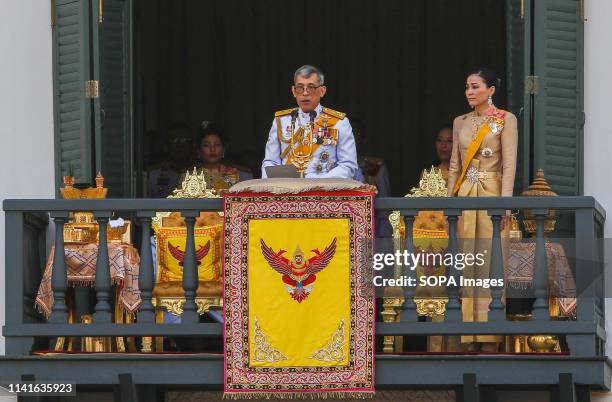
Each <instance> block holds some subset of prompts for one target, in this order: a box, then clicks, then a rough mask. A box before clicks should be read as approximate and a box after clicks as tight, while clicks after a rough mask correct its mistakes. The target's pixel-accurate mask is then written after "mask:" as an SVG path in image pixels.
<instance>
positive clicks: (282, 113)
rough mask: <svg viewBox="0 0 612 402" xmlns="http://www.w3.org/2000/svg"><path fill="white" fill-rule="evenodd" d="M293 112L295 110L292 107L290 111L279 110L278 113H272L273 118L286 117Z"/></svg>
mask: <svg viewBox="0 0 612 402" xmlns="http://www.w3.org/2000/svg"><path fill="white" fill-rule="evenodd" d="M294 110H297V108H296V107H294V108H292V109H285V110H279V111H278V112H276V113H274V117H280V116H286V115H288V114H290V113H291V112H293V111H294Z"/></svg>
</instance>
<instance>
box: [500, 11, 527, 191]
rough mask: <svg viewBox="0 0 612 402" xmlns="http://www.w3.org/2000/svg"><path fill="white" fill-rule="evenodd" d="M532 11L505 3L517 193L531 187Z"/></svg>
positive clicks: (507, 68)
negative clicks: (529, 88) (529, 80)
mask: <svg viewBox="0 0 612 402" xmlns="http://www.w3.org/2000/svg"><path fill="white" fill-rule="evenodd" d="M530 19H531V8H530V3H529V1H525V0H506V53H507V56H506V60H507V63H506V78H507V79H506V83H507V87H506V89H507V91H508V92H507V93H508V110H509V111H511V112H512V113H514V115H515V116H516V117H517V119H518V130H519V144H518V157H517V163H516V178H515V181H514V194H515V195H518V194H520V193H521V192H522V191H523V190H525V189H526V188H527V186H529V168H530V163H529V158H530V142H529V138H530V131H531V124H530V123H531V118H532V115H531V102H532V98H531V95H530V94H529V93H528V92H527V91H526V90H525V77H526V76H527V75H529V74H530V71H531V70H530V65H531V23H530Z"/></svg>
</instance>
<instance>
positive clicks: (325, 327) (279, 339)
mask: <svg viewBox="0 0 612 402" xmlns="http://www.w3.org/2000/svg"><path fill="white" fill-rule="evenodd" d="M248 260H249V273H248V297H249V313H248V314H249V323H251V325H249V338H250V342H249V365H250V366H252V367H289V366H290V367H296V366H298V367H300V366H316V367H328V366H338V365H345V364H348V361H349V347H348V345H349V329H350V305H349V303H350V281H349V280H350V278H349V267H350V255H349V220H348V219H253V220H251V221H250V222H249V242H248Z"/></svg>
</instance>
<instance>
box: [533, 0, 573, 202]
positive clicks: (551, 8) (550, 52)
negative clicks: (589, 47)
mask: <svg viewBox="0 0 612 402" xmlns="http://www.w3.org/2000/svg"><path fill="white" fill-rule="evenodd" d="M534 11H535V12H534V75H535V76H537V77H538V81H539V82H538V84H539V85H538V86H539V88H538V91H537V94H536V95H535V112H534V114H535V133H534V168H535V169H544V173H545V175H546V179H547V180H548V182H549V183H550V185H551V186H552V188H553V190H554V191H556V192H557V193H558V194H559V195H580V194H582V191H583V177H582V176H583V126H584V107H583V104H584V95H583V65H584V63H583V60H584V53H583V38H584V36H583V22H582V19H581V16H580V0H536V1H535V8H534Z"/></svg>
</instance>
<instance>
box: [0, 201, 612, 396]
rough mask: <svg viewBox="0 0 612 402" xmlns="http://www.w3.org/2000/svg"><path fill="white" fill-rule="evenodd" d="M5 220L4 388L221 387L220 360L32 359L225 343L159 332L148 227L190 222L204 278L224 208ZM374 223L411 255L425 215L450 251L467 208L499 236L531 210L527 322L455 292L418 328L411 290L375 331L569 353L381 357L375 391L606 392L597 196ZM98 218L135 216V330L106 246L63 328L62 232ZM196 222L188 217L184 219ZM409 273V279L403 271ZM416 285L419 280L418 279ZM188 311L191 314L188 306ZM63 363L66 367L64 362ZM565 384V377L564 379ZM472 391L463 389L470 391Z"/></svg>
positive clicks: (173, 329)
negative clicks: (568, 274) (558, 227)
mask: <svg viewBox="0 0 612 402" xmlns="http://www.w3.org/2000/svg"><path fill="white" fill-rule="evenodd" d="M3 206H4V211H5V213H6V220H5V222H6V223H5V225H6V264H5V267H6V272H5V288H6V292H5V295H6V296H5V300H6V315H5V317H6V322H5V326H4V327H3V335H4V337H5V342H6V343H5V345H6V347H5V350H6V356H5V357H3V358H0V378H15V377H16V378H15V379H18V378H19V376H22V375H34V376H35V377H36V378H37V379H41V380H43V379H44V380H72V381H76V382H77V383H79V384H118V383H119V379H118V376H117V373H130V374H131V376H132V379H133V381H134V382H135V383H137V384H168V385H176V386H179V385H181V386H182V385H196V384H197V385H203V386H211V387H219V386H220V385H221V384H223V356H222V355H221V354H190V355H180V354H177V355H160V354H146V353H140V354H132V353H126V354H119V353H118V354H113V355H107V354H106V355H104V354H87V355H78V354H74V355H55V356H33V355H32V354H31V351H32V348H33V345H35V344H39V342H40V339H48V338H55V337H92V336H97V337H99V336H106V337H118V336H122V337H125V336H134V337H151V336H153V337H155V336H157V337H187V336H194V337H202V336H204V337H221V336H222V335H223V327H222V325H221V324H218V323H200V322H197V320H189V319H184V320H183V322H182V323H181V324H178V325H177V324H157V323H155V320H154V308H153V305H152V290H153V286H154V267H153V264H154V261H153V259H152V246H151V242H150V241H149V238H150V236H151V218H152V217H153V216H155V213H156V211H178V212H181V214H182V215H183V216H185V217H187V219H186V222H187V233H188V237H189V238H190V241H189V240H188V241H187V250H186V259H185V266H184V270H185V272H187V271H191V272H192V273H193V272H197V270H196V261H195V244H194V239H193V236H194V225H195V222H194V221H195V219H193V218H194V217H196V216H197V215H198V214H199V212H200V211H220V210H221V209H222V207H223V204H222V200H221V199H206V200H190V199H172V200H167V199H164V200H158V199H155V200H153V199H105V200H5V201H4V205H3ZM375 208H376V211H377V212H378V213H385V212H387V211H391V210H398V211H400V213H401V215H402V216H403V218H404V221H405V224H406V228H407V230H406V233H407V236H406V239H405V247H406V249H407V250H411V249H412V245H413V238H412V230H411V229H412V225H413V222H414V219H415V216H416V215H417V214H418V212H419V211H422V210H428V211H431V210H441V211H443V212H444V215H445V216H446V217H447V220H448V223H449V250H450V251H451V252H453V251H458V239H457V234H456V231H457V222H458V217H459V216H460V215H461V213H462V211H464V210H486V211H488V213H489V215H490V216H491V218H492V221H493V227H494V233H499V228H500V224H501V220H502V216H503V215H505V214H506V211H507V210H524V209H530V210H531V211H532V212H533V214H534V215H535V220H536V222H537V234H536V237H535V244H536V246H535V250H536V251H535V273H534V280H533V288H534V299H535V302H534V303H533V307H532V314H531V319H530V320H527V321H511V320H508V319H507V315H506V307H505V305H504V303H503V301H504V300H503V290H502V289H501V288H499V287H493V288H492V291H491V294H492V302H491V304H490V311H489V319H488V322H462V317H461V305H460V299H459V292H458V290H457V289H452V288H449V289H448V297H449V301H448V304H447V306H446V314H445V318H444V320H443V322H421V321H419V320H418V318H417V314H416V311H415V306H414V303H413V302H412V297H413V294H412V293H411V292H412V291H411V290H410V289H409V288H406V290H405V293H404V296H405V299H406V300H407V301H408V302H406V303H404V305H403V306H402V307H401V309H402V311H401V315H400V317H401V319H400V321H399V322H377V324H376V336H377V337H385V336H387V337H389V336H409V335H421V336H427V335H493V334H495V335H506V336H508V335H537V334H550V335H558V336H561V337H564V339H565V340H566V343H567V353H559V354H549V355H539V354H511V353H508V354H494V355H469V354H456V355H451V354H443V355H440V354H427V353H422V354H393V353H387V354H385V353H379V354H377V356H376V383H377V386H379V387H411V386H413V387H414V386H419V387H426V386H434V387H450V386H457V385H462V384H463V386H464V387H465V386H469V384H476V383H478V384H481V385H499V386H529V387H531V386H543V387H547V386H551V385H555V384H559V381H560V378H565V379H567V378H569V381H570V382H572V383H576V384H582V385H584V386H589V387H591V388H593V389H608V388H609V386H610V364H609V361H608V360H607V358H606V357H605V356H604V344H605V340H606V333H605V329H604V322H605V312H604V303H603V298H604V294H603V258H602V253H603V246H602V240H603V239H602V226H603V223H604V221H605V212H604V210H603V209H602V207H601V206H600V205H599V204H598V203H597V201H596V200H595V199H594V198H592V197H490V198H485V197H482V198H380V199H377V200H376V202H375ZM551 209H553V210H555V211H557V212H558V213H561V214H563V215H564V216H565V217H566V218H567V217H573V222H572V226H573V227H572V228H571V229H570V231H571V232H573V234H574V235H573V236H572V237H568V238H566V239H565V240H566V244H570V246H569V247H568V249H569V250H568V255H570V260H572V262H573V267H572V268H573V271H574V276H575V281H576V285H577V286H576V288H577V295H576V296H577V299H578V301H577V310H576V317H575V320H565V321H559V320H552V319H551V317H550V316H549V311H548V294H547V288H548V276H547V261H546V251H545V242H546V239H545V236H544V223H545V219H546V216H547V214H548V212H549V210H551ZM74 211H91V212H93V214H94V216H95V218H96V219H97V221H98V223H99V234H100V239H102V240H104V239H105V238H106V224H107V222H108V221H109V219H110V218H111V217H112V216H122V217H129V218H131V219H132V222H133V223H134V224H135V226H136V227H137V229H138V230H137V231H138V232H139V236H137V238H138V239H140V241H139V252H140V256H141V260H140V270H139V274H140V277H139V288H140V291H141V298H142V304H141V306H140V308H139V311H138V313H137V322H135V323H133V324H130V325H122V324H115V323H112V322H111V321H112V320H111V311H112V310H111V309H112V306H111V299H112V297H111V294H112V293H111V278H110V275H109V261H108V250H107V245H106V242H104V241H101V242H100V246H99V253H98V259H97V269H96V278H95V293H96V300H97V303H96V305H95V313H94V322H93V323H92V324H68V323H67V306H66V302H65V300H66V290H67V288H68V286H67V278H66V264H65V261H64V255H63V249H64V248H63V245H64V239H63V233H64V232H63V226H64V224H65V223H66V222H67V220H68V218H69V214H70V212H74ZM49 217H50V219H51V220H52V221H54V223H55V225H54V230H55V233H54V235H53V237H54V244H55V246H56V247H55V249H56V250H57V251H58V252H56V253H55V258H54V269H53V273H52V290H53V295H54V299H55V303H54V305H53V308H52V313H51V317H50V320H49V321H46V320H44V319H43V318H42V317H41V316H40V315H39V314H38V313H37V312H36V311H35V310H34V309H33V305H34V298H35V295H36V291H37V287H38V284H39V282H40V279H41V276H42V274H41V267H42V266H44V259H45V258H46V248H45V233H46V231H47V229H48V227H49V225H48V223H49ZM189 217H192V218H189ZM491 241H492V243H491V253H492V254H491V261H492V262H491V277H495V278H503V275H504V272H503V269H504V268H503V257H502V252H501V250H502V239H501V237H500V236H499V235H494V236H493V238H492V240H491ZM407 274H410V272H407ZM412 275H413V274H412ZM197 281H198V278H197V274H195V275H190V276H189V278H187V279H185V280H184V281H183V284H184V288H185V289H187V290H189V289H195V288H197ZM186 295H187V301H186V306H191V307H192V308H193V306H194V305H195V303H194V302H195V300H194V299H195V292H193V291H192V292H189V291H187V292H186ZM186 311H187V308H186ZM67 363H68V364H67ZM568 376H569V377H568ZM466 384H468V385H466Z"/></svg>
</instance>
